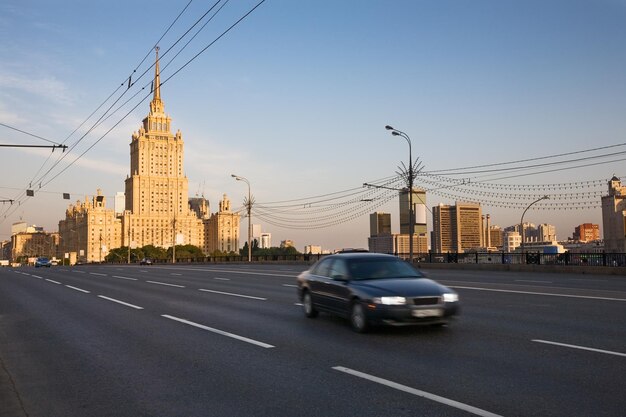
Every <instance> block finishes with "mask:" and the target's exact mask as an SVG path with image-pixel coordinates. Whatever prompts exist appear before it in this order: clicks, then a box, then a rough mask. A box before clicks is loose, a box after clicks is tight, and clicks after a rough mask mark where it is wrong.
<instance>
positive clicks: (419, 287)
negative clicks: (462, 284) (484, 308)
mask: <svg viewBox="0 0 626 417" xmlns="http://www.w3.org/2000/svg"><path fill="white" fill-rule="evenodd" d="M350 286H352V287H353V288H355V289H360V290H361V291H364V292H366V293H368V294H370V295H372V296H380V295H397V296H401V297H411V296H422V295H441V294H443V293H444V292H446V291H449V289H448V288H447V287H444V286H443V285H441V284H439V283H437V282H435V281H433V280H431V279H428V278H395V279H393V278H392V279H370V280H364V281H351V282H350Z"/></svg>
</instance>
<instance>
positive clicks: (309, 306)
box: [302, 291, 318, 319]
mask: <svg viewBox="0 0 626 417" xmlns="http://www.w3.org/2000/svg"><path fill="white" fill-rule="evenodd" d="M302 307H303V308H304V315H305V316H307V317H308V318H310V319H312V318H314V317H317V314H318V311H317V310H316V309H315V306H314V305H313V299H312V298H311V293H310V292H308V291H305V292H304V295H303V296H302Z"/></svg>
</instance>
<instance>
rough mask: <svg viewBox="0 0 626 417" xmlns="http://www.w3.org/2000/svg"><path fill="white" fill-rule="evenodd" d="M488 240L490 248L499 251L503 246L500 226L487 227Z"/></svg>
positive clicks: (502, 234)
mask: <svg viewBox="0 0 626 417" xmlns="http://www.w3.org/2000/svg"><path fill="white" fill-rule="evenodd" d="M489 239H490V243H491V247H494V248H497V249H499V250H501V249H502V247H503V246H504V232H503V231H502V229H501V228H500V226H490V227H489Z"/></svg>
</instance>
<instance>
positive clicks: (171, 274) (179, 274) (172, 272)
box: [170, 272, 183, 277]
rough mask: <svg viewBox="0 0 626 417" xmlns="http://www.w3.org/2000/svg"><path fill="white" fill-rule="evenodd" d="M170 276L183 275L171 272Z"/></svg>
mask: <svg viewBox="0 0 626 417" xmlns="http://www.w3.org/2000/svg"><path fill="white" fill-rule="evenodd" d="M170 275H174V276H177V277H180V276H182V275H183V274H177V273H176V272H172V273H171V274H170Z"/></svg>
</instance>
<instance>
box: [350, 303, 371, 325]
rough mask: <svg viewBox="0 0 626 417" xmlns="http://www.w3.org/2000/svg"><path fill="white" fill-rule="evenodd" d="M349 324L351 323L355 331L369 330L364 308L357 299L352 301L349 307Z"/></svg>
mask: <svg viewBox="0 0 626 417" xmlns="http://www.w3.org/2000/svg"><path fill="white" fill-rule="evenodd" d="M350 324H351V325H352V329H353V330H354V331H355V332H357V333H365V332H367V331H368V330H369V324H368V323H367V315H366V314H365V308H364V307H363V304H361V302H359V301H358V300H356V301H354V302H353V303H352V307H351V308H350Z"/></svg>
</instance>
